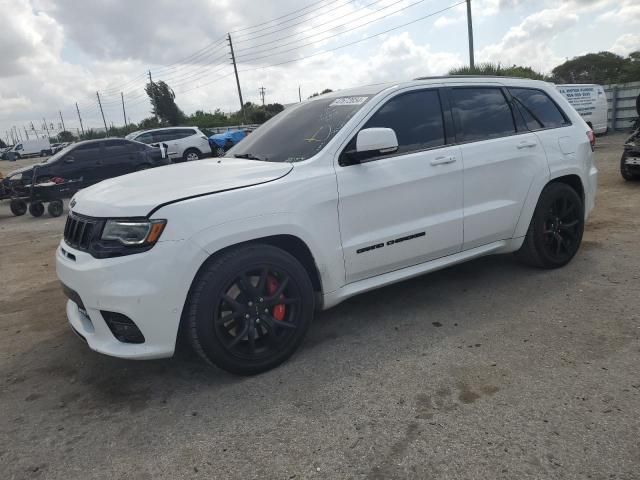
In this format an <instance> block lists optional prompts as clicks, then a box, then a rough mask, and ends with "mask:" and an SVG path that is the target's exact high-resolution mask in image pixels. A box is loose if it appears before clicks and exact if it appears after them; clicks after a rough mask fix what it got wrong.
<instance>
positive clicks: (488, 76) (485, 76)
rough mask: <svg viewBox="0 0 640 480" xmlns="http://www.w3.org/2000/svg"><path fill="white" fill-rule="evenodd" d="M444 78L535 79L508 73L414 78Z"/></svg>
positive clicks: (421, 78) (419, 78)
mask: <svg viewBox="0 0 640 480" xmlns="http://www.w3.org/2000/svg"><path fill="white" fill-rule="evenodd" d="M444 78H510V79H515V80H534V79H533V78H525V77H510V76H507V75H436V76H432V77H417V78H414V80H441V79H444Z"/></svg>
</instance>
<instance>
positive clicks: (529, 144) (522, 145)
mask: <svg viewBox="0 0 640 480" xmlns="http://www.w3.org/2000/svg"><path fill="white" fill-rule="evenodd" d="M537 146H538V144H537V143H536V142H527V141H524V142H520V143H519V144H518V150H522V149H523V148H534V147H537Z"/></svg>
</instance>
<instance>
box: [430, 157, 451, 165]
mask: <svg viewBox="0 0 640 480" xmlns="http://www.w3.org/2000/svg"><path fill="white" fill-rule="evenodd" d="M455 161H456V157H455V156H453V155H449V156H443V157H436V158H434V159H433V160H431V162H430V163H431V165H446V164H447V163H453V162H455Z"/></svg>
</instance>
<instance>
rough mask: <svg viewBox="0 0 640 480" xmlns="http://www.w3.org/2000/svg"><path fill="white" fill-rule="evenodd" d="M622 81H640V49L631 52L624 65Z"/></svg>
mask: <svg viewBox="0 0 640 480" xmlns="http://www.w3.org/2000/svg"><path fill="white" fill-rule="evenodd" d="M622 81H623V82H637V81H640V50H638V51H635V52H631V53H630V54H629V56H628V57H627V62H626V63H625V65H624V67H622Z"/></svg>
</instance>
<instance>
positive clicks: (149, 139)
mask: <svg viewBox="0 0 640 480" xmlns="http://www.w3.org/2000/svg"><path fill="white" fill-rule="evenodd" d="M125 138H126V139H128V140H135V141H137V142H142V143H146V144H147V145H158V144H160V143H164V144H166V145H167V147H168V149H169V150H168V154H169V158H171V160H173V161H174V162H178V161H184V162H190V161H193V160H199V159H201V158H204V157H209V156H211V147H209V140H208V138H207V136H206V135H205V134H204V133H202V132H201V131H200V129H199V128H197V127H167V128H158V129H155V130H144V131H137V132H133V133H130V134H129V135H127V136H126V137H125Z"/></svg>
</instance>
